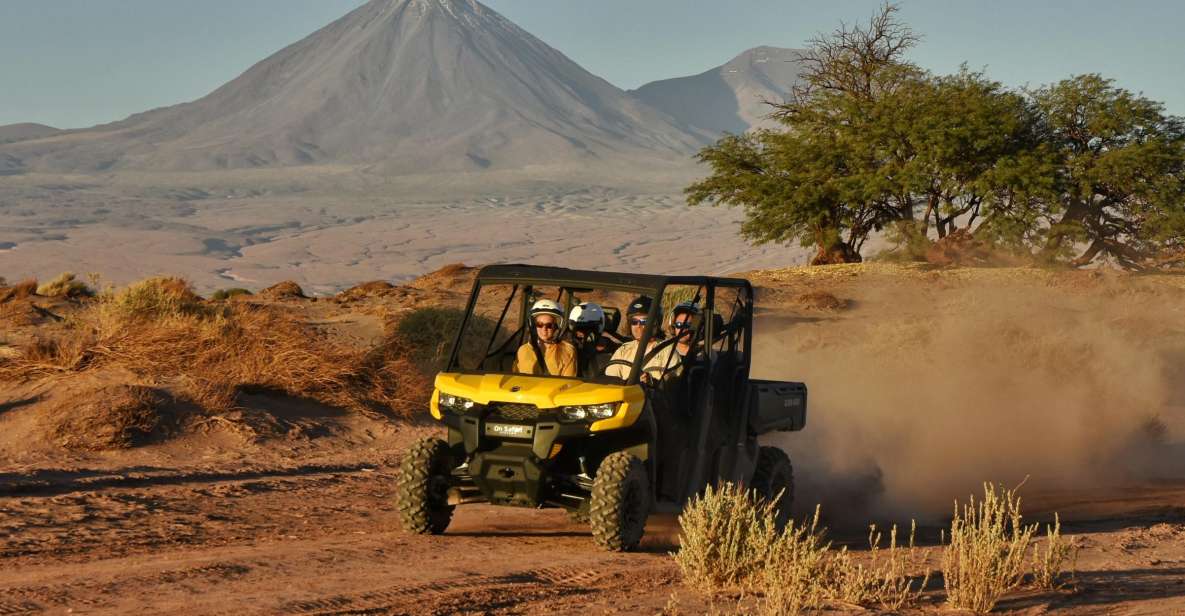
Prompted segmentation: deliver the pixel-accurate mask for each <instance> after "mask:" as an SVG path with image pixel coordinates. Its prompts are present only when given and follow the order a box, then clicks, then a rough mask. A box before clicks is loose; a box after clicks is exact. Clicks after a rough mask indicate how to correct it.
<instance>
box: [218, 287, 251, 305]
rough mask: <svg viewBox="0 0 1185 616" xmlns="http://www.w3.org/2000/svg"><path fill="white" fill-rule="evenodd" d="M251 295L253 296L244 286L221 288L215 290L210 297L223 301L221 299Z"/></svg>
mask: <svg viewBox="0 0 1185 616" xmlns="http://www.w3.org/2000/svg"><path fill="white" fill-rule="evenodd" d="M250 296H251V292H250V291H248V290H247V289H244V288H242V287H234V288H231V289H219V290H217V291H215V292H214V293H213V294H212V295H210V299H212V300H214V301H217V302H221V301H226V300H228V299H234V298H236V297H250Z"/></svg>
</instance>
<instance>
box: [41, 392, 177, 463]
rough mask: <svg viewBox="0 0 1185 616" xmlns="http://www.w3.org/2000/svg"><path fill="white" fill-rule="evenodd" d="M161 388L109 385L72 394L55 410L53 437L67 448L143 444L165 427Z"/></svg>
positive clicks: (98, 448) (101, 447) (111, 447)
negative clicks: (161, 410) (159, 389)
mask: <svg viewBox="0 0 1185 616" xmlns="http://www.w3.org/2000/svg"><path fill="white" fill-rule="evenodd" d="M167 402H168V398H167V397H166V396H165V395H164V394H162V393H161V392H160V391H158V390H156V389H153V388H151V387H144V386H139V385H107V386H103V387H96V388H93V389H89V390H87V391H85V392H83V393H82V394H81V395H75V396H71V397H70V400H69V401H68V402H66V403H63V404H59V405H58V406H57V407H56V408H55V409H54V410H53V411H51V412H52V413H53V415H54V417H55V419H56V421H57V423H56V425H55V426H54V427H53V429H52V430H51V432H50V435H51V438H53V440H54V441H55V442H56V443H58V444H59V445H60V446H62V447H65V448H67V449H77V450H87V451H102V450H106V449H127V448H129V447H135V446H137V445H141V444H143V443H144V441H145V440H146V439H147V438H148V437H150V436H151V435H152V434H153V433H155V432H157V430H159V429H160V428H161V424H162V422H161V416H160V413H159V412H158V408H159V407H161V406H162V405H164V404H166V403H167Z"/></svg>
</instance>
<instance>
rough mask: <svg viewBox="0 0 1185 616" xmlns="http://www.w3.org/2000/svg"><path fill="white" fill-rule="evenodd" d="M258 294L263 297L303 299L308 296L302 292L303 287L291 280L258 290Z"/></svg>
mask: <svg viewBox="0 0 1185 616" xmlns="http://www.w3.org/2000/svg"><path fill="white" fill-rule="evenodd" d="M259 296H260V297H262V298H265V299H305V298H307V297H308V296H307V295H305V294H304V289H302V288H300V285H298V284H296V283H295V282H292V281H291V280H285V281H284V282H278V283H276V284H274V285H272V286H270V287H268V288H266V289H264V290H262V291H260V292H259Z"/></svg>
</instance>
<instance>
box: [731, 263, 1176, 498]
mask: <svg viewBox="0 0 1185 616" xmlns="http://www.w3.org/2000/svg"><path fill="white" fill-rule="evenodd" d="M891 271H892V272H896V273H894V274H892V276H891V277H890V272H891ZM775 278H776V275H775ZM1183 282H1185V281H1182V279H1181V278H1178V277H1167V276H1155V277H1134V276H1125V275H1120V274H1111V273H1103V272H1063V273H1053V272H1046V271H1041V270H1016V269H1007V270H951V271H943V272H929V273H927V272H923V271H921V270H912V271H911V272H909V273H908V275H902V272H901V271H900V268H896V267H893V266H887V265H877V266H850V267H847V268H846V269H843V268H841V269H840V270H837V271H835V272H833V273H832V274H831V275H809V274H804V273H801V272H800V273H788V276H787V277H785V278H783V279H781V280H772V281H771V280H768V279H767V280H764V281H758V284H763V285H765V286H767V287H769V290H768V291H767V294H769V295H781V296H782V299H783V300H784V301H781V302H778V303H780V304H781V305H783V306H787V308H786V309H783V310H779V311H776V312H767V313H765V314H764V315H762V316H760V317H758V319H757V324H756V326H755V337H754V340H755V354H754V370H753V373H754V376H755V377H757V378H762V377H765V378H778V379H787V380H802V381H805V382H806V383H807V384H808V385H809V387H810V402H809V408H810V411H809V418H808V423H807V430H806V431H805V432H802V433H799V434H794V435H782V436H779V437H776V438H775V442H777V443H778V444H780V445H782V446H784V447H785V448H787V449H788V450H789V451H790V453H791V457H792V458H793V459H794V461H795V464H796V475H797V478H798V480H799V485H800V491H799V495H798V499H797V501H798V506H799V507H800V508H810V507H813V505H814V503H816V502H822V504H823V506H824V510H825V511H830V512H831V515H832V516H833V517H836V518H840V519H844V518H850V519H851V520H852V521H853V522H866V521H867V520H868V518H869V516H874V517H876V516H889V517H897V516H900V517H913V516H922V517H923V518H930V519H936V518H939V517H941V516H944V515H949V513H950V510H951V502H952V500H953V499H954V498H956V497H961V498H966V496H967V495H968V494H970V493H972V492H975V491H978V488H979V485H980V483H981V482H983V481H988V480H990V481H1000V482H1005V483H1008V484H1017V483H1019V482H1020V481H1022V480H1024V478H1025V477H1026V476H1030V479H1029V482H1028V484H1027V485H1026V487H1025V490H1024V492H1025V493H1026V494H1029V495H1032V494H1035V493H1039V492H1041V491H1044V490H1050V489H1054V488H1065V487H1073V488H1085V487H1097V486H1103V485H1122V484H1132V483H1140V482H1146V481H1148V480H1151V479H1156V478H1182V477H1185V444H1183V443H1185V291H1183V288H1182V287H1183ZM819 291H823V292H828V293H831V294H833V295H835V296H837V297H839V298H841V299H846V300H850V305H849V307H848V309H846V310H845V309H840V310H832V311H826V310H810V309H802V308H801V306H796V304H795V298H796V297H803V295H804V294H806V293H809V292H819ZM759 301H760V300H759ZM762 303H763V305H766V306H769V305H771V302H770V301H769V300H768V299H766V300H764V301H763V302H762Z"/></svg>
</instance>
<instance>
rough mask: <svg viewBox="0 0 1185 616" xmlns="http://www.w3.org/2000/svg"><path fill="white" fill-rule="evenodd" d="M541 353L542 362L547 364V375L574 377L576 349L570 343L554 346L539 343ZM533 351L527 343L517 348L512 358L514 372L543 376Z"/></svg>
mask: <svg viewBox="0 0 1185 616" xmlns="http://www.w3.org/2000/svg"><path fill="white" fill-rule="evenodd" d="M539 346H540V350H541V351H543V361H544V362H546V363H547V373H548V374H550V375H551V376H576V347H575V346H573V344H572V343H571V342H568V341H566V340H561V341H559V342H557V343H555V344H543V343H540V344H539ZM538 364H539V360H538V358H537V356H536V355H535V349H534V348H532V347H531V343H530V342H528V343H526V344H523V345H522V346H520V347H519V348H518V354H517V355H516V356H515V358H514V371H515V372H521V373H523V374H543V373H544V372H543V370H542V369H541V368H540V366H539V365H538Z"/></svg>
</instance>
